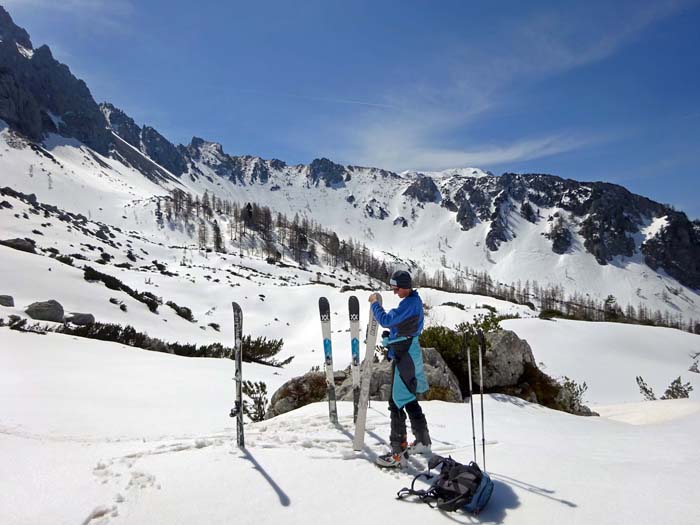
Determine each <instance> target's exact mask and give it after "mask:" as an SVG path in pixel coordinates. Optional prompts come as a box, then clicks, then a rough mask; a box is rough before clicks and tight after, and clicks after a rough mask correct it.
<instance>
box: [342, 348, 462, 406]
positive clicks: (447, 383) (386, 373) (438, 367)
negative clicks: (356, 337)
mask: <svg viewBox="0 0 700 525" xmlns="http://www.w3.org/2000/svg"><path fill="white" fill-rule="evenodd" d="M423 369H424V370H425V376H426V379H427V380H428V385H429V386H430V390H428V391H427V392H426V393H425V394H423V398H424V399H428V400H430V399H439V400H441V401H452V402H461V401H462V392H461V390H460V388H459V381H457V376H455V375H454V373H453V372H452V370H450V368H449V367H448V366H447V364H446V363H445V361H444V359H443V358H442V356H441V355H440V353H439V352H438V351H437V350H435V349H434V348H423ZM391 377H392V369H391V362H390V361H381V362H379V363H374V364H373V365H372V379H371V380H370V384H369V397H370V399H374V400H377V401H389V396H391ZM336 396H337V397H338V399H340V400H342V401H351V400H352V398H353V395H352V375H351V374H348V378H347V379H346V380H345V381H343V383H341V384H340V385H339V386H338V387H337V388H336Z"/></svg>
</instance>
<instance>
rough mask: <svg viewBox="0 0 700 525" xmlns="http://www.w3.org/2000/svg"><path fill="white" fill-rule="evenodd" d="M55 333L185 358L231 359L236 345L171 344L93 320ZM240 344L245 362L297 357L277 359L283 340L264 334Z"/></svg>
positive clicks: (275, 363) (273, 362) (271, 362)
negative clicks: (264, 335) (84, 324)
mask: <svg viewBox="0 0 700 525" xmlns="http://www.w3.org/2000/svg"><path fill="white" fill-rule="evenodd" d="M56 332H59V333H63V334H68V335H75V336H78V337H85V338H88V339H99V340H100V341H111V342H114V343H121V344H124V345H127V346H135V347H137V348H143V349H144V350H154V351H156V352H165V353H169V354H175V355H181V356H185V357H219V358H221V357H223V358H228V359H232V358H233V357H234V351H233V348H230V347H226V346H223V345H222V344H221V343H212V344H209V345H199V346H198V345H194V344H181V343H168V342H165V341H163V340H161V339H158V338H155V337H150V336H148V335H147V334H145V333H143V332H138V331H137V330H136V329H135V328H134V327H132V326H130V325H127V326H122V325H118V324H111V323H94V324H92V325H89V326H60V327H58V328H56ZM241 343H242V345H241V350H242V352H243V355H242V359H243V361H247V362H253V363H260V364H263V365H269V366H276V367H282V366H284V365H287V364H289V363H290V362H291V361H292V359H293V358H294V356H292V357H290V358H288V359H286V360H284V361H282V362H278V361H277V360H276V359H274V356H275V355H276V354H277V353H279V352H280V350H282V345H283V340H282V339H274V340H272V341H268V340H267V339H266V338H264V337H258V338H257V339H255V340H251V338H250V336H244V337H243V339H242V340H241Z"/></svg>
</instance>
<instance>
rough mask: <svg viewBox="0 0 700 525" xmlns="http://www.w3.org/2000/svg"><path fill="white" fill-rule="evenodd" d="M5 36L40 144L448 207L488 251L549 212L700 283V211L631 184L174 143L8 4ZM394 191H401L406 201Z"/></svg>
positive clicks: (374, 207)
mask: <svg viewBox="0 0 700 525" xmlns="http://www.w3.org/2000/svg"><path fill="white" fill-rule="evenodd" d="M0 38H1V39H2V41H0V118H1V119H3V120H5V121H6V122H7V123H8V124H9V125H10V127H11V128H13V129H14V130H16V131H17V132H19V133H21V134H23V135H25V136H26V137H27V138H29V139H30V140H32V141H35V142H37V143H40V142H41V141H42V140H43V139H44V137H46V136H47V134H49V133H57V134H61V135H64V136H68V137H74V138H76V139H78V140H80V141H81V142H83V143H84V144H85V145H86V146H88V147H89V148H91V149H93V150H94V151H96V152H98V153H100V154H102V155H107V156H111V157H113V158H115V159H118V160H119V161H120V162H122V163H123V164H126V165H128V166H131V167H133V168H135V169H136V170H138V171H139V172H140V173H142V174H143V175H144V176H146V177H148V178H149V179H150V180H152V181H154V182H156V183H158V184H159V185H162V186H165V187H171V186H176V187H177V186H182V185H187V186H188V187H190V188H192V187H194V188H196V187H197V185H198V183H200V182H204V181H206V182H207V183H209V185H210V186H211V185H212V184H218V183H219V182H218V181H219V180H224V181H227V182H228V183H230V184H231V185H233V186H234V187H250V186H263V187H267V188H268V189H269V190H270V191H279V190H280V189H282V188H285V187H286V186H289V185H292V184H302V185H303V186H304V187H306V188H308V189H309V190H310V191H309V192H308V193H307V194H306V195H305V196H304V197H303V202H301V201H300V202H298V203H296V205H297V206H298V208H300V209H302V208H307V209H309V210H310V209H311V204H310V203H311V201H312V200H313V199H314V198H316V197H314V195H315V193H314V192H317V191H320V190H322V191H324V192H325V193H323V195H324V196H325V197H324V198H329V196H330V195H333V194H329V193H327V192H328V191H330V192H337V194H336V196H335V197H336V199H337V201H338V202H339V203H343V204H345V203H349V204H350V205H352V208H353V209H356V210H358V211H357V212H356V213H361V214H362V216H363V217H364V218H366V219H372V220H380V221H391V222H392V223H393V225H394V226H395V227H397V228H402V227H407V226H408V225H409V224H410V223H411V222H412V221H415V220H416V218H417V217H418V216H419V215H420V214H421V213H424V211H423V210H426V209H428V208H429V207H431V206H439V207H440V208H441V209H443V210H445V211H446V212H447V213H449V214H450V215H453V219H452V220H453V221H454V222H455V223H456V224H458V225H459V228H460V229H461V230H462V231H465V232H468V231H470V230H473V229H475V228H477V227H479V226H481V227H485V232H486V233H485V236H484V239H483V242H484V246H485V247H486V248H487V250H489V251H490V252H498V251H499V250H500V249H501V248H502V247H503V246H504V245H505V244H507V243H509V242H511V241H512V240H514V238H515V237H516V236H517V234H518V233H517V228H516V227H515V226H514V222H516V220H519V219H520V218H523V219H524V220H525V221H527V222H529V223H532V224H535V225H536V224H538V223H546V231H545V232H544V233H543V234H542V235H544V236H545V237H546V238H547V240H548V241H549V242H550V245H551V249H552V251H553V252H554V253H556V254H560V255H564V254H567V253H572V250H573V249H574V245H573V242H574V239H575V237H576V236H577V235H578V236H580V238H581V239H582V244H583V248H584V249H585V251H586V252H588V253H589V254H591V255H592V257H593V258H594V259H595V261H596V262H597V263H598V264H600V265H607V264H611V263H613V264H614V263H615V261H616V260H618V258H633V257H635V256H638V257H641V258H642V259H643V261H644V263H645V264H646V265H647V266H648V267H649V268H651V269H652V270H654V271H664V272H665V273H667V274H668V275H670V276H671V277H673V278H675V279H676V280H677V281H678V282H679V283H681V284H683V285H685V286H688V287H689V288H692V289H695V290H697V289H700V221H690V220H689V219H688V217H687V216H686V215H685V214H684V213H683V212H679V211H676V210H674V209H672V208H671V207H670V206H667V205H663V204H660V203H656V202H654V201H652V200H650V199H648V198H645V197H642V196H639V195H635V194H633V193H631V192H629V191H628V190H626V189H625V188H623V187H622V186H618V185H615V184H610V183H605V182H578V181H574V180H571V179H563V178H561V177H557V176H554V175H545V174H515V173H504V174H503V175H501V176H495V175H492V174H490V173H487V172H483V171H481V170H476V169H473V170H471V172H470V171H469V170H465V169H459V170H449V171H448V172H444V173H441V174H425V173H416V172H413V173H402V174H398V173H394V172H391V171H388V170H383V169H377V168H364V167H358V166H350V165H347V166H344V165H341V164H337V163H335V162H333V161H331V160H329V159H327V158H318V159H315V160H313V161H312V162H311V163H310V164H308V165H295V166H292V165H288V164H286V163H285V162H283V161H281V160H277V159H271V160H266V159H262V158H260V157H256V156H249V155H245V156H236V155H229V154H227V153H225V152H224V149H223V147H222V146H221V144H218V143H216V142H209V141H206V140H204V139H201V138H198V137H193V138H192V140H191V142H190V144H189V145H175V144H173V143H171V142H170V141H168V140H167V139H166V138H165V137H164V136H163V135H161V134H160V133H159V132H158V131H157V130H156V129H154V128H153V127H150V126H146V125H144V126H139V125H137V124H136V122H135V121H134V119H133V118H131V117H130V116H128V115H127V114H126V113H125V112H123V111H121V110H120V109H118V108H116V107H115V106H113V105H112V104H109V103H103V104H100V105H98V104H97V103H96V102H95V101H94V99H93V98H92V95H91V93H90V91H89V89H88V87H87V86H86V85H85V83H84V82H83V81H81V80H79V79H77V78H75V77H74V76H73V75H72V73H71V72H70V70H69V69H68V67H67V66H65V65H63V64H60V63H59V62H57V61H56V60H55V59H54V58H53V56H52V55H51V51H50V49H49V48H48V47H47V46H41V47H40V48H38V49H34V48H33V46H32V43H31V40H30V37H29V35H28V33H27V32H26V31H25V30H24V29H22V28H20V27H18V26H16V25H15V24H14V22H13V21H12V19H11V17H10V16H9V14H8V13H7V12H6V11H5V10H4V9H2V8H1V7H0ZM358 181H361V182H362V183H363V185H364V186H366V187H365V191H364V192H363V193H362V194H360V193H359V192H357V191H352V190H351V189H350V187H351V186H352V187H354V188H357V184H356V183H357V182H358ZM379 190H382V191H379ZM201 191H203V190H201ZM392 195H394V196H396V195H400V196H401V197H402V199H403V201H404V203H405V205H404V206H403V208H402V209H401V210H398V211H397V209H396V206H395V205H394V204H393V203H392V201H391V198H390V197H389V196H392ZM261 204H265V202H261ZM652 225H655V228H652V229H650V228H651V226H652ZM652 230H653V231H652Z"/></svg>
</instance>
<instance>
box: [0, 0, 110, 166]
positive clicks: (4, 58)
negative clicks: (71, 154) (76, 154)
mask: <svg viewBox="0 0 700 525" xmlns="http://www.w3.org/2000/svg"><path fill="white" fill-rule="evenodd" d="M0 38H1V39H2V41H1V42H0V118H2V119H3V120H5V121H6V122H7V123H8V124H9V125H10V126H12V127H14V128H15V129H16V130H17V131H19V132H20V133H22V134H24V135H26V136H27V137H28V138H30V139H32V140H37V141H38V140H41V139H42V137H43V136H44V135H45V134H46V133H48V132H55V133H60V134H62V135H65V136H70V137H75V138H77V139H78V140H80V141H82V142H84V143H85V144H86V145H88V146H89V147H91V148H92V149H94V150H95V151H97V152H99V153H102V154H107V153H108V151H109V147H110V144H111V142H112V135H111V133H110V132H109V130H108V129H107V123H106V121H105V119H104V117H103V115H102V113H101V112H100V108H99V107H98V106H97V104H96V103H95V101H94V99H93V98H92V95H91V94H90V90H89V89H88V87H87V86H86V85H85V82H83V81H82V80H79V79H77V78H75V76H73V74H72V73H71V72H70V69H68V67H67V66H65V65H64V64H61V63H59V62H57V61H56V60H55V59H54V58H53V56H52V55H51V50H50V49H49V48H48V47H47V46H41V47H40V48H38V49H34V48H33V46H32V43H31V40H30V39H29V35H28V34H27V32H26V31H25V30H24V29H22V28H20V27H18V26H16V25H15V23H14V22H13V21H12V18H11V17H10V15H9V14H8V13H7V11H5V10H4V9H3V8H2V7H0Z"/></svg>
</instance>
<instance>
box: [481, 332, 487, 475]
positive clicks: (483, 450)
mask: <svg viewBox="0 0 700 525" xmlns="http://www.w3.org/2000/svg"><path fill="white" fill-rule="evenodd" d="M485 346H486V340H485V339H484V332H482V331H481V330H479V388H480V390H481V395H480V396H479V397H480V398H481V454H482V457H483V458H484V465H483V466H484V472H486V438H485V437H484V435H485V434H484V368H483V366H482V359H481V354H482V352H483V350H484V347H485Z"/></svg>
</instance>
